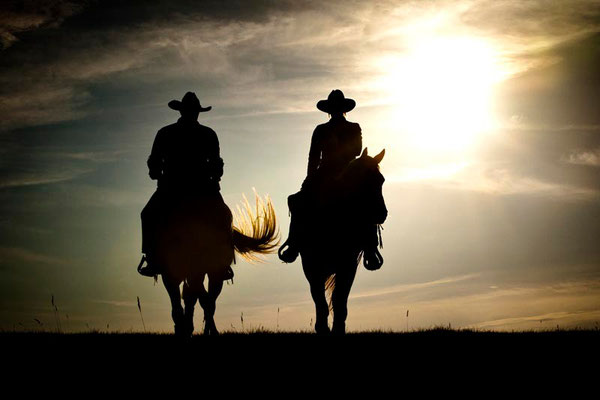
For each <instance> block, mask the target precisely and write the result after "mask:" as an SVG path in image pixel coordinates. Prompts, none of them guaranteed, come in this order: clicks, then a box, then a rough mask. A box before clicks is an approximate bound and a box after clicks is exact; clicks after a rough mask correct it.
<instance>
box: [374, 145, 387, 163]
mask: <svg viewBox="0 0 600 400" xmlns="http://www.w3.org/2000/svg"><path fill="white" fill-rule="evenodd" d="M383 156H385V149H383V150H381V153H379V154H377V155H376V156H375V157H373V159H374V160H375V161H377V164H379V163H380V162H381V160H383Z"/></svg>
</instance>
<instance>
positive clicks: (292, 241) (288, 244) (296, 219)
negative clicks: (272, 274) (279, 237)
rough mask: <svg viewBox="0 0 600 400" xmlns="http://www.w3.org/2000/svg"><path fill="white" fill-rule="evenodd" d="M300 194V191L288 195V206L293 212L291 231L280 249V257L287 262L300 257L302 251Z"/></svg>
mask: <svg viewBox="0 0 600 400" xmlns="http://www.w3.org/2000/svg"><path fill="white" fill-rule="evenodd" d="M300 196H301V194H300V193H296V194H293V195H291V196H289V197H288V206H289V209H290V213H291V218H290V232H289V234H288V238H287V240H286V241H285V242H284V243H283V244H282V245H281V247H280V248H279V251H278V255H279V259H280V260H281V261H283V262H285V263H291V262H294V261H295V260H296V258H298V255H299V251H300V249H299V247H300V246H299V241H300V237H301V232H300V229H301V225H300V223H301V218H302V215H301V213H302V204H300V202H301V198H300ZM299 214H300V215H299Z"/></svg>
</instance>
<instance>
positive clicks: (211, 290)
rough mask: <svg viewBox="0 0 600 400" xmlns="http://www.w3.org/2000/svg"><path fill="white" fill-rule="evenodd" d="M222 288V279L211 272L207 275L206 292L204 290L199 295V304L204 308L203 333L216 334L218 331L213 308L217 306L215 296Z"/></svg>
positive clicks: (217, 295)
mask: <svg viewBox="0 0 600 400" xmlns="http://www.w3.org/2000/svg"><path fill="white" fill-rule="evenodd" d="M222 289H223V279H221V278H220V277H219V276H214V275H212V274H209V275H208V293H207V292H206V291H205V292H204V294H203V295H202V296H201V297H200V305H201V306H202V308H203V309H204V334H205V335H218V334H219V331H218V330H217V326H216V325H215V319H214V316H215V310H216V308H217V297H219V295H220V294H221V290H222Z"/></svg>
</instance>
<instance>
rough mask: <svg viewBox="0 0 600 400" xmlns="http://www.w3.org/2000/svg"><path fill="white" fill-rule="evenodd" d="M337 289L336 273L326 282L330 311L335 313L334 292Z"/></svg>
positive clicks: (326, 294)
mask: <svg viewBox="0 0 600 400" xmlns="http://www.w3.org/2000/svg"><path fill="white" fill-rule="evenodd" d="M334 289H335V273H333V274H331V275H330V276H329V278H327V280H326V281H325V296H326V298H327V303H328V304H329V311H333V290H334Z"/></svg>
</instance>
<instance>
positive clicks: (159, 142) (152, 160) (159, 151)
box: [148, 129, 164, 179]
mask: <svg viewBox="0 0 600 400" xmlns="http://www.w3.org/2000/svg"><path fill="white" fill-rule="evenodd" d="M163 136H164V132H163V130H162V129H161V130H160V131H158V133H157V134H156V137H155V138H154V144H152V151H151V152H150V157H148V174H149V175H150V179H158V178H160V177H161V176H162V170H163V161H164V154H163V140H164V139H163Z"/></svg>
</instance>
